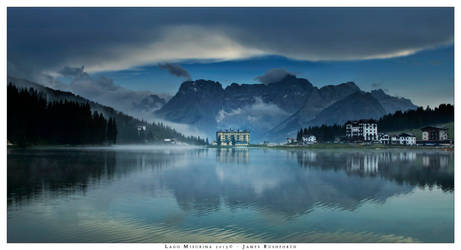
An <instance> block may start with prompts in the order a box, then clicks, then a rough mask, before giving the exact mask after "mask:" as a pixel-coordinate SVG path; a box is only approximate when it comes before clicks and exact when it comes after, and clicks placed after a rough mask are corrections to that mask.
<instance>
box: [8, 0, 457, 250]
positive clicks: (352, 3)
mask: <svg viewBox="0 0 461 250" xmlns="http://www.w3.org/2000/svg"><path fill="white" fill-rule="evenodd" d="M456 5H461V4H459V1H455V0H452V1H450V0H439V1H434V0H430V1H429V0H418V1H416V0H387V1H382V0H373V1H363V0H348V1H345V0H328V1H326V0H323V1H301V0H283V1H280V0H278V1H277V0H265V1H263V0H259V1H254V0H250V1H249V0H231V1H230V0H223V1H219V3H217V1H216V0H214V1H212V0H195V1H185V0H169V1H161V2H158V1H147V0H145V1H142V0H131V1H122V0H111V1H99V0H80V1H76V0H65V1H62V0H61V1H59V0H36V1H32V0H29V1H26V0H0V6H1V8H0V32H1V33H0V55H1V57H2V60H0V76H1V79H2V80H1V81H0V82H1V84H2V85H3V87H0V103H1V105H0V107H1V108H0V117H1V121H0V128H1V129H0V142H2V143H0V149H1V154H0V158H1V159H0V168H1V170H0V175H1V176H2V178H1V180H0V183H1V184H0V194H1V196H0V208H1V216H0V221H1V225H0V239H1V243H0V244H1V245H2V246H3V247H6V248H9V249H22V248H33V249H47V250H48V249H62V248H68V249H80V248H83V247H84V248H90V249H111V250H112V249H121V248H141V249H165V244H161V243H159V244H120V243H119V244H57V243H54V244H6V240H7V231H6V228H7V227H6V222H7V214H6V211H7V202H6V200H7V197H6V188H7V185H6V183H7V175H6V169H7V168H6V164H7V159H6V158H7V157H6V142H7V138H6V81H7V79H6V78H7V75H6V72H7V70H6V67H7V63H6V61H7V58H6V53H7V49H6V46H7V44H6V41H7V40H6V35H7V32H6V27H7V26H6V21H7V7H78V6H82V7H83V6H86V7H106V6H107V7H175V6H176V7H180V6H190V7H192V6H197V7H198V6H209V7H232V6H242V7H258V6H259V7H263V6H264V7H289V6H292V7H455V75H456V72H458V71H459V70H458V69H459V68H460V67H458V64H457V63H456V62H457V59H458V58H459V53H458V50H457V49H456V48H457V45H456V41H458V39H457V35H458V33H459V32H458V31H459V28H458V27H460V26H459V25H457V24H458V23H459V22H458V18H457V16H456V13H457V8H456V7H457V6H456ZM454 79H455V82H456V79H457V78H456V77H455V78H454ZM454 89H455V97H456V96H459V94H460V91H461V90H460V89H458V88H456V86H455V88H454ZM456 94H458V95H456ZM455 103H456V98H455ZM460 116H461V113H460V112H457V109H455V144H456V142H457V140H458V136H457V131H458V129H459V128H460V127H461V118H460ZM459 156H460V153H459V152H458V150H455V169H456V167H457V165H460V166H461V164H457V163H458V160H457V159H458V157H459ZM458 176H459V171H457V170H455V189H457V185H456V182H457V180H459V178H458ZM459 201H460V198H459V195H458V192H456V191H455V244H429V243H428V244H397V243H393V244H333V243H324V244H315V243H307V244H285V245H296V249H330V248H337V249H369V248H375V249H388V248H399V249H410V248H411V249H414V248H418V249H433V248H435V249H455V247H456V245H458V244H457V243H456V242H457V241H458V240H459V239H460V237H459V230H457V227H456V226H457V225H458V224H459V223H458V222H459V219H458V216H457V212H456V210H457V208H458V207H459V206H458V204H460V202H459ZM198 245H200V244H198ZM202 245H203V244H202ZM207 245H212V246H215V245H222V244H207ZM232 245H233V248H232V250H236V249H241V246H242V244H232ZM260 249H264V248H263V246H262V245H260Z"/></svg>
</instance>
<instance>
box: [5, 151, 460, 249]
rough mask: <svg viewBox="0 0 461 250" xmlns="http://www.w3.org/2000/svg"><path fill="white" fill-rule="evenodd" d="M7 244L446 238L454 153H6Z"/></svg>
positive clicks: (449, 239)
mask: <svg viewBox="0 0 461 250" xmlns="http://www.w3.org/2000/svg"><path fill="white" fill-rule="evenodd" d="M7 161H8V166H7V168H8V171H7V176H8V184H7V198H8V204H7V213H8V214H7V223H8V225H7V230H8V231H7V238H8V242H178V243H179V242H191V243H192V242H284V243H295V242H453V240H454V195H453V194H454V154H453V152H445V151H439V150H402V149H399V150H396V149H395V150H392V149H391V150H385V149H380V150H371V149H370V150H362V151H360V150H357V149H350V150H347V149H345V150H338V149H334V150H277V149H267V148H223V149H216V148H200V147H161V146H114V147H107V148H105V147H94V148H36V149H27V150H21V149H8V155H7Z"/></svg>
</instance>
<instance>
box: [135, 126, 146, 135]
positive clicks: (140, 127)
mask: <svg viewBox="0 0 461 250" xmlns="http://www.w3.org/2000/svg"><path fill="white" fill-rule="evenodd" d="M146 129H147V127H146V126H145V125H139V126H138V127H137V128H136V130H137V131H138V135H139V136H141V135H144V132H146Z"/></svg>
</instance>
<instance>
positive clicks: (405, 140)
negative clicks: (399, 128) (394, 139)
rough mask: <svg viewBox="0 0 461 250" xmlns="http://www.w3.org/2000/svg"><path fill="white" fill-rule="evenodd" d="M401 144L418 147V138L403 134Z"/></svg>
mask: <svg viewBox="0 0 461 250" xmlns="http://www.w3.org/2000/svg"><path fill="white" fill-rule="evenodd" d="M399 143H400V144H401V145H416V136H414V135H411V134H406V133H402V134H400V135H399Z"/></svg>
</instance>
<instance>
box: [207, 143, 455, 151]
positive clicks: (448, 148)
mask: <svg viewBox="0 0 461 250" xmlns="http://www.w3.org/2000/svg"><path fill="white" fill-rule="evenodd" d="M208 148H267V149H283V150H290V149H293V150H311V149H362V150H370V149H371V150H379V149H406V150H442V151H454V149H455V147H454V145H450V146H404V145H385V144H352V143H351V144H333V143H332V144H328V143H319V144H310V145H274V146H269V145H260V144H250V145H248V146H246V147H233V146H213V145H209V146H208Z"/></svg>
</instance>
